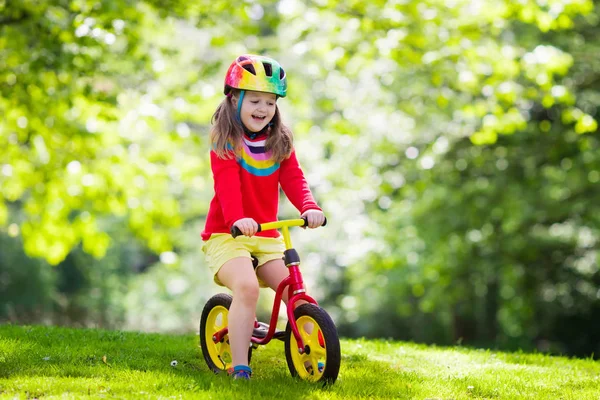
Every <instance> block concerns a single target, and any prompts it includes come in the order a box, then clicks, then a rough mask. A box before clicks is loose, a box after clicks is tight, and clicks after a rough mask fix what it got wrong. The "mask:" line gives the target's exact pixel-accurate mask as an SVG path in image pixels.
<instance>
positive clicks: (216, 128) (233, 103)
mask: <svg viewBox="0 0 600 400" xmlns="http://www.w3.org/2000/svg"><path fill="white" fill-rule="evenodd" d="M239 93H240V91H239V90H237V89H234V90H232V92H231V95H228V96H227V97H225V99H223V101H222V102H221V104H219V106H218V107H217V110H216V111H215V113H214V114H213V116H212V119H211V122H212V124H213V126H212V127H211V128H210V141H211V144H212V146H213V147H212V149H213V150H214V152H215V153H217V156H219V158H231V157H232V156H233V154H235V155H236V156H239V155H240V151H241V150H240V149H241V146H242V136H243V134H244V133H243V132H244V128H243V127H242V123H241V121H239V120H238V118H237V116H236V114H237V101H238V99H239ZM271 122H272V125H271V127H270V128H269V130H268V134H267V142H266V144H265V149H266V150H271V152H272V157H273V159H274V160H275V161H276V162H282V161H283V160H285V159H286V158H288V157H289V156H290V154H291V153H292V150H293V134H292V131H291V130H290V129H289V128H288V127H287V126H286V125H284V124H283V123H282V122H281V114H280V113H279V107H277V105H276V106H275V115H274V116H273V119H272V120H271ZM231 146H233V154H232V152H231Z"/></svg>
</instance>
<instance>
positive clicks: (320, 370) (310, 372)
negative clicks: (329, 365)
mask: <svg viewBox="0 0 600 400" xmlns="http://www.w3.org/2000/svg"><path fill="white" fill-rule="evenodd" d="M317 368H318V369H319V373H323V370H324V369H325V364H324V363H322V362H321V361H319V362H318V363H317ZM306 372H308V373H309V374H310V375H314V371H313V367H312V365H307V366H306Z"/></svg>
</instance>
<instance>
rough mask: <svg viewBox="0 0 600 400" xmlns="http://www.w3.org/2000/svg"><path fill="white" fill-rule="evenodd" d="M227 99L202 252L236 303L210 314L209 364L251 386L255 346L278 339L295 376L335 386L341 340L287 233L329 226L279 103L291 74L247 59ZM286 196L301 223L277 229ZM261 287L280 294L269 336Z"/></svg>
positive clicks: (265, 60) (205, 338)
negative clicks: (309, 287) (310, 291)
mask: <svg viewBox="0 0 600 400" xmlns="http://www.w3.org/2000/svg"><path fill="white" fill-rule="evenodd" d="M224 93H225V96H226V97H225V98H224V99H223V101H222V102H221V104H220V105H219V106H218V107H217V110H216V111H215V113H214V115H213V118H212V122H213V126H212V128H211V131H210V140H211V145H212V148H211V152H210V160H211V170H212V173H213V178H214V190H215V195H214V197H213V199H212V201H211V203H210V207H209V211H208V215H207V218H206V225H205V227H204V230H203V232H202V239H203V241H204V245H203V246H202V250H203V251H204V253H205V255H206V261H207V264H208V266H209V268H210V269H211V271H212V272H213V274H214V280H215V282H216V283H217V284H218V285H220V286H226V287H227V288H229V289H230V290H231V291H232V294H233V296H229V295H225V294H219V295H216V296H214V297H212V298H211V299H210V300H209V301H208V303H207V304H206V306H205V308H204V311H203V313H202V318H201V324H200V325H201V326H200V339H201V345H202V351H203V354H204V358H205V360H206V362H207V364H208V366H209V367H210V368H211V369H212V370H213V371H222V370H227V371H228V372H229V374H230V375H232V376H233V377H234V378H235V379H240V378H242V379H250V377H251V376H252V369H251V368H250V366H249V363H250V357H251V351H252V348H251V347H250V348H249V344H250V343H253V344H255V345H257V344H266V343H268V342H269V341H270V340H271V339H272V338H273V337H277V338H282V339H284V340H285V341H286V359H287V361H288V367H289V369H290V372H291V373H292V375H294V376H295V375H299V376H300V377H302V378H305V379H309V380H315V381H321V380H322V381H324V382H333V381H335V380H336V379H337V375H338V372H339V366H340V350H339V339H338V336H337V330H336V329H335V325H334V324H333V322H332V321H331V318H329V316H328V315H327V313H326V312H325V311H323V310H322V309H321V308H319V307H318V306H317V302H316V301H315V300H314V299H313V298H311V297H310V296H308V295H307V294H306V289H305V287H304V284H303V281H302V276H301V274H300V271H299V269H298V265H299V261H300V260H299V257H298V255H297V253H296V251H295V250H294V249H293V248H292V247H291V240H290V238H289V232H288V227H290V226H305V227H309V228H317V227H319V226H322V225H324V223H325V216H324V214H323V211H322V210H321V208H320V207H319V206H318V205H317V203H316V201H315V200H314V197H313V195H312V193H311V191H310V188H309V185H308V183H307V181H306V179H305V177H304V173H303V171H302V169H301V167H300V164H299V162H298V159H297V158H296V153H295V150H294V147H293V136H292V132H291V130H290V129H289V128H288V127H287V126H285V125H284V124H283V122H282V120H281V115H280V113H279V108H278V107H277V100H278V99H279V98H281V97H285V96H286V94H287V78H286V74H285V71H284V70H283V68H282V67H281V65H280V64H279V63H278V62H277V61H276V60H274V59H272V58H269V57H264V56H256V55H242V56H240V57H238V58H236V60H235V61H233V63H232V64H231V65H230V67H229V69H228V71H227V74H226V76H225V87H224ZM280 187H281V188H282V189H283V191H284V192H285V194H286V196H287V197H288V199H289V200H290V201H291V203H292V204H293V205H294V206H295V207H296V208H297V209H298V211H299V212H300V214H301V216H302V219H296V220H288V221H278V222H277V214H278V208H279V188H280ZM270 221H276V222H270ZM259 223H261V225H259ZM277 229H281V230H282V233H283V235H280V234H279V231H278V230H277ZM238 235H241V236H239V237H238ZM282 258H284V259H282ZM253 260H256V261H255V263H254V265H253ZM260 287H270V288H271V289H273V290H275V291H276V299H275V304H274V306H273V314H272V316H271V321H270V322H271V323H270V325H268V327H267V325H266V324H260V323H257V322H256V321H255V310H256V304H257V301H258V295H259V288H260ZM286 288H288V290H285V289H286ZM282 300H283V301H284V302H285V303H286V307H287V314H288V320H289V322H288V329H286V333H285V334H283V333H278V332H275V322H276V317H277V315H278V314H277V313H278V310H279V304H280V301H282ZM288 331H289V332H288ZM261 335H263V336H262V337H261Z"/></svg>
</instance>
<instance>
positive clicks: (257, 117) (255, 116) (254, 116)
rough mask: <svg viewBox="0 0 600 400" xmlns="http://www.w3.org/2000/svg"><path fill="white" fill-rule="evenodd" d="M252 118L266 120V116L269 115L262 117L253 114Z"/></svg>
mask: <svg viewBox="0 0 600 400" xmlns="http://www.w3.org/2000/svg"><path fill="white" fill-rule="evenodd" d="M252 118H253V119H257V120H259V121H264V120H265V118H267V117H266V116H262V117H261V116H259V115H253V116H252Z"/></svg>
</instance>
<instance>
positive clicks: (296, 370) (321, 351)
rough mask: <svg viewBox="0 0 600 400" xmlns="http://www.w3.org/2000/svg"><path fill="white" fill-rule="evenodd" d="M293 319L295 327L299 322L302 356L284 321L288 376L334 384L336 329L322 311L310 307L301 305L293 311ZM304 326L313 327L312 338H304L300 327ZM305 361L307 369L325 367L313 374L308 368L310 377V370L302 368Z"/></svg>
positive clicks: (337, 354)
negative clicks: (289, 374)
mask: <svg viewBox="0 0 600 400" xmlns="http://www.w3.org/2000/svg"><path fill="white" fill-rule="evenodd" d="M294 318H295V319H296V323H297V324H298V321H299V320H301V322H302V324H298V325H299V326H298V329H299V330H300V333H301V336H302V341H303V342H304V350H305V351H304V354H300V353H299V352H298V349H297V345H296V339H295V337H294V334H293V333H292V327H291V325H290V323H289V321H288V323H287V327H286V329H285V358H286V361H287V365H288V369H289V370H290V373H291V374H292V376H294V377H296V376H299V377H300V378H302V379H306V380H309V381H314V382H323V383H325V384H332V383H334V382H335V381H336V379H337V377H338V374H339V372H340V362H341V352H340V339H339V337H338V333H337V328H336V327H335V324H334V323H333V321H332V319H331V317H330V316H329V314H327V312H326V311H325V310H323V309H322V308H320V307H318V306H316V305H314V304H302V305H301V306H299V307H298V308H296V309H295V310H294ZM307 322H308V323H312V324H314V325H316V326H313V333H312V334H308V333H307V332H306V331H305V330H304V329H305V328H303V327H302V326H301V325H304V326H306V323H307ZM315 328H316V333H315ZM311 354H312V355H311ZM309 361H310V363H311V365H317V362H322V363H323V364H324V365H325V366H324V369H323V371H322V372H321V371H316V372H315V371H314V370H315V368H312V370H313V372H312V373H311V372H310V367H309V368H307V367H305V366H304V364H305V362H309Z"/></svg>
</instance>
